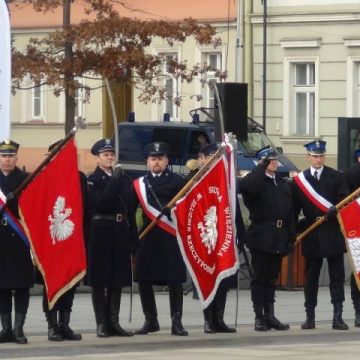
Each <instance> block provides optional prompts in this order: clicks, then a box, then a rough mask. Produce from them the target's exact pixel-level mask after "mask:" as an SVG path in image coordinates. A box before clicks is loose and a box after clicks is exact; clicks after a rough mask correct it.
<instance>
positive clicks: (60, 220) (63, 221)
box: [48, 196, 75, 245]
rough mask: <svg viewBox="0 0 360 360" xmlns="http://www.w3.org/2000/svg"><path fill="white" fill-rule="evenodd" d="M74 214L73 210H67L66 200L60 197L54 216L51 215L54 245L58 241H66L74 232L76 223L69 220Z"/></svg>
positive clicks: (55, 206) (55, 205)
mask: <svg viewBox="0 0 360 360" xmlns="http://www.w3.org/2000/svg"><path fill="white" fill-rule="evenodd" d="M71 213H72V209H71V208H67V209H66V208H65V198H64V197H63V196H58V198H57V199H56V201H55V204H54V207H53V216H51V215H49V218H48V219H49V221H50V223H51V225H50V235H51V238H52V240H53V245H54V244H55V242H56V241H64V240H66V239H67V238H69V237H70V236H71V235H72V233H73V232H74V228H75V225H74V223H73V222H72V221H71V220H69V219H67V218H68V217H69V216H70V215H71Z"/></svg>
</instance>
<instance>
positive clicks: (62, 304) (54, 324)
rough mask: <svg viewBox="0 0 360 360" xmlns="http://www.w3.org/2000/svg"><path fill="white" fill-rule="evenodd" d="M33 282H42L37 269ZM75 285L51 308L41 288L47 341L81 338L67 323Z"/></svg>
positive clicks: (83, 188) (83, 177)
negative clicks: (46, 326) (46, 325)
mask: <svg viewBox="0 0 360 360" xmlns="http://www.w3.org/2000/svg"><path fill="white" fill-rule="evenodd" d="M60 142H61V140H59V141H57V142H55V143H53V144H51V145H50V146H49V148H48V152H49V153H50V152H51V151H52V150H53V149H54V148H55V147H56V146H57V145H58V144H59V143H60ZM79 176H80V187H81V195H82V200H83V201H82V202H83V204H82V207H83V231H84V237H86V234H87V227H88V216H87V211H88V209H87V208H88V206H87V178H86V175H85V174H84V173H83V172H82V171H79ZM35 282H36V283H38V284H44V280H43V278H42V275H41V273H40V272H39V271H38V270H37V271H36V276H35ZM77 286H78V285H74V286H73V287H71V288H70V289H69V290H67V291H66V292H65V293H64V294H63V295H61V296H60V298H59V299H58V300H57V301H56V303H55V305H54V306H53V308H52V309H51V310H50V309H49V302H48V298H47V294H46V289H45V287H44V288H43V299H42V307H43V311H44V314H45V317H46V321H47V323H48V340H49V341H62V340H73V341H78V340H81V338H82V336H81V334H79V333H76V332H74V331H73V330H72V329H71V327H70V325H69V324H70V318H71V311H72V307H73V302H74V297H75V291H76V287H77Z"/></svg>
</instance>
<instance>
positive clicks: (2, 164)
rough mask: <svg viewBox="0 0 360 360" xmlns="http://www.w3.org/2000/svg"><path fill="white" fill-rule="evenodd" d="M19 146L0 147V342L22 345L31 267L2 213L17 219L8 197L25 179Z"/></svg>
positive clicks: (26, 250)
mask: <svg viewBox="0 0 360 360" xmlns="http://www.w3.org/2000/svg"><path fill="white" fill-rule="evenodd" d="M18 149H19V144H17V143H16V142H14V141H11V140H5V141H3V142H1V143H0V170H1V171H0V190H1V193H2V194H1V196H2V197H3V198H4V197H5V196H6V197H7V207H6V208H5V209H4V210H3V211H2V213H1V216H0V318H1V325H2V331H1V332H0V343H1V342H16V343H18V344H26V343H27V338H26V337H25V335H24V331H23V326H24V322H25V317H26V314H27V310H28V307H29V298H30V294H29V288H31V287H32V286H33V274H34V271H33V264H32V261H31V255H30V248H29V245H28V244H26V243H25V240H23V239H22V238H21V237H20V235H19V233H18V232H17V231H16V230H15V227H12V225H10V221H9V220H8V219H9V218H8V217H7V215H6V213H7V212H9V213H11V214H12V215H13V216H14V217H16V218H17V219H19V212H18V202H17V199H16V198H14V197H13V196H11V193H12V192H13V191H15V190H16V189H17V188H18V186H19V185H20V184H21V183H22V182H23V181H24V180H25V179H26V178H27V174H26V173H25V172H23V171H22V170H20V169H19V168H18V167H17V166H16V162H17V160H18V157H17V152H18ZM12 293H14V308H15V321H14V329H12V323H11V312H12Z"/></svg>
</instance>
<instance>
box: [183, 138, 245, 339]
mask: <svg viewBox="0 0 360 360" xmlns="http://www.w3.org/2000/svg"><path fill="white" fill-rule="evenodd" d="M220 147H221V144H219V143H211V144H208V145H205V146H204V147H203V148H202V149H201V150H200V152H199V156H198V159H197V162H198V164H199V166H198V168H197V169H191V172H190V173H189V175H188V179H189V180H190V179H191V178H192V177H193V176H195V174H196V172H198V171H199V170H200V168H201V167H202V166H204V165H206V164H207V162H208V161H209V160H210V158H211V156H213V155H214V154H215V153H216V151H217V150H218V149H219V148H220ZM236 206H237V208H236V225H237V237H238V238H243V237H245V225H244V222H243V219H242V216H241V212H240V206H239V203H238V201H237V202H236ZM234 278H235V276H231V277H229V278H226V279H224V280H222V281H221V283H220V284H219V287H218V289H217V292H216V294H215V296H214V300H213V301H212V302H211V303H210V304H209V306H208V307H207V308H206V309H204V310H203V313H204V332H205V333H207V334H214V333H234V332H236V329H235V328H232V327H229V326H228V325H226V323H225V322H224V313H225V305H226V297H227V292H228V289H229V288H230V286H232V282H234ZM235 280H236V279H235ZM235 282H236V281H235ZM193 287H195V286H193ZM195 291H196V288H195Z"/></svg>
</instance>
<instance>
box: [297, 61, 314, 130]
mask: <svg viewBox="0 0 360 360" xmlns="http://www.w3.org/2000/svg"><path fill="white" fill-rule="evenodd" d="M314 70H315V65H314V64H313V63H305V64H294V88H293V89H294V110H295V117H294V124H293V132H294V135H311V136H313V135H314V133H315V127H314V125H315V124H314V114H315V87H314V86H315V71H314Z"/></svg>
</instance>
